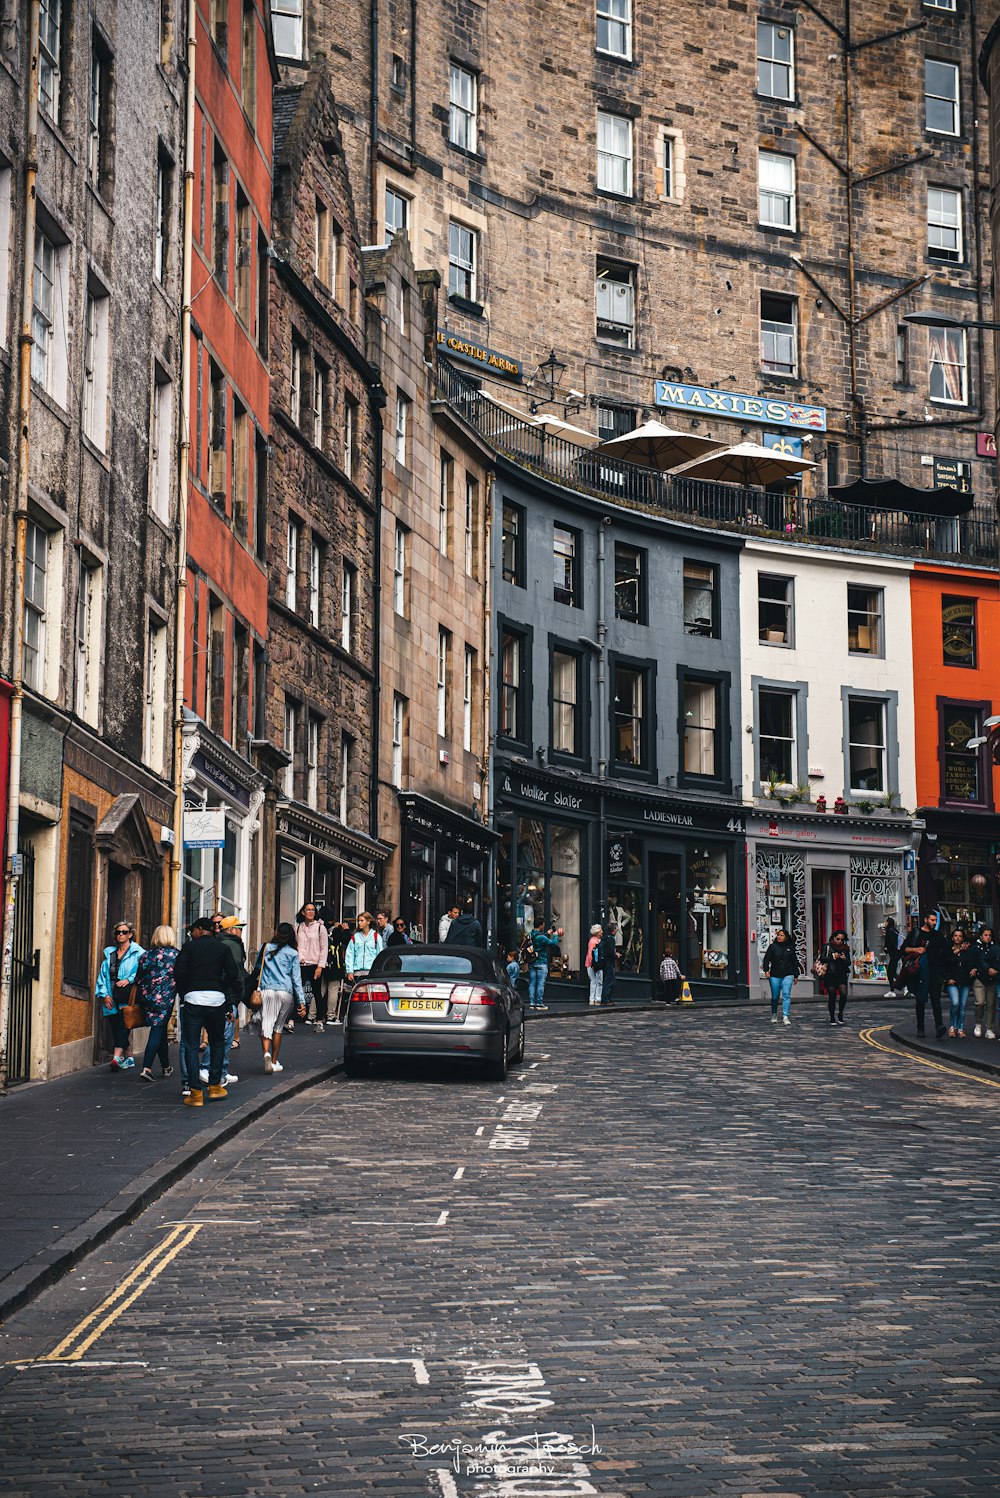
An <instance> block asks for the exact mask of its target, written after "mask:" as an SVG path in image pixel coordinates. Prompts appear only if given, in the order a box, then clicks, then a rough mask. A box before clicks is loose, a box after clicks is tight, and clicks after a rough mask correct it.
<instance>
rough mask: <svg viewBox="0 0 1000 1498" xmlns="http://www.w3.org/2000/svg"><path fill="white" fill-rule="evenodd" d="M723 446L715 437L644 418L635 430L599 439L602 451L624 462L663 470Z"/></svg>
mask: <svg viewBox="0 0 1000 1498" xmlns="http://www.w3.org/2000/svg"><path fill="white" fill-rule="evenodd" d="M722 446H723V443H722V441H721V440H720V439H719V438H718V437H703V436H702V435H701V434H700V433H698V432H681V431H678V430H677V429H676V428H675V427H668V426H665V425H664V423H663V422H662V421H646V422H643V424H642V426H641V427H636V428H635V430H634V431H631V432H623V433H622V435H621V436H620V437H609V438H608V440H607V442H602V444H601V451H602V452H605V453H607V454H608V456H609V457H611V458H621V459H622V461H623V462H625V463H638V464H639V465H640V467H642V468H659V469H660V470H661V471H664V470H666V469H668V468H675V467H676V466H677V464H678V463H686V462H687V461H688V460H689V459H691V458H697V457H701V456H704V454H705V453H707V452H709V451H711V450H712V449H713V448H717V447H722Z"/></svg>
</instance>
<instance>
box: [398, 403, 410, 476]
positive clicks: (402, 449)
mask: <svg viewBox="0 0 1000 1498" xmlns="http://www.w3.org/2000/svg"><path fill="white" fill-rule="evenodd" d="M409 440H410V400H409V397H408V396H406V395H404V394H403V392H402V391H401V390H397V391H396V437H395V453H396V462H397V463H398V464H399V466H400V468H406V467H408V459H409Z"/></svg>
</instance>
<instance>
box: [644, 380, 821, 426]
mask: <svg viewBox="0 0 1000 1498" xmlns="http://www.w3.org/2000/svg"><path fill="white" fill-rule="evenodd" d="M656 404H657V405H658V406H665V407H668V408H669V409H671V410H674V411H685V412H690V414H691V415H692V416H728V417H730V418H731V420H733V421H759V422H763V423H764V425H766V426H770V427H803V428H805V430H806V431H810V432H825V431H826V410H825V408H824V407H823V406H803V405H801V404H800V403H799V402H798V401H783V400H773V399H772V398H771V397H770V396H766V395H737V393H736V392H735V391H733V390H708V389H706V387H705V386H704V385H675V384H673V383H672V382H671V381H670V380H657V381H656Z"/></svg>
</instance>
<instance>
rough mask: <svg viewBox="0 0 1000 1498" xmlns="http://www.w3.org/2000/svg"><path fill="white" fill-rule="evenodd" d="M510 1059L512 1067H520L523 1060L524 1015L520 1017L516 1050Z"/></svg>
mask: <svg viewBox="0 0 1000 1498" xmlns="http://www.w3.org/2000/svg"><path fill="white" fill-rule="evenodd" d="M510 1059H511V1065H513V1066H520V1064H521V1062H522V1061H523V1060H524V1015H523V1014H522V1015H521V1024H520V1026H519V1029H518V1036H517V1050H516V1051H515V1052H514V1054H513V1056H512V1057H511V1058H510Z"/></svg>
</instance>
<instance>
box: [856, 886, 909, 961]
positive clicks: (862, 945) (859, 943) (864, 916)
mask: <svg viewBox="0 0 1000 1498" xmlns="http://www.w3.org/2000/svg"><path fill="white" fill-rule="evenodd" d="M890 915H891V916H894V917H895V920H896V924H897V925H900V926H901V925H902V923H903V908H902V896H901V881H900V865H899V862H898V860H897V859H894V858H878V857H871V858H852V859H851V959H852V961H851V967H852V971H853V974H854V976H855V978H869V979H872V980H875V981H877V982H879V983H884V982H885V981H886V969H885V944H884V939H883V931H884V928H885V921H886V917H887V916H890Z"/></svg>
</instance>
